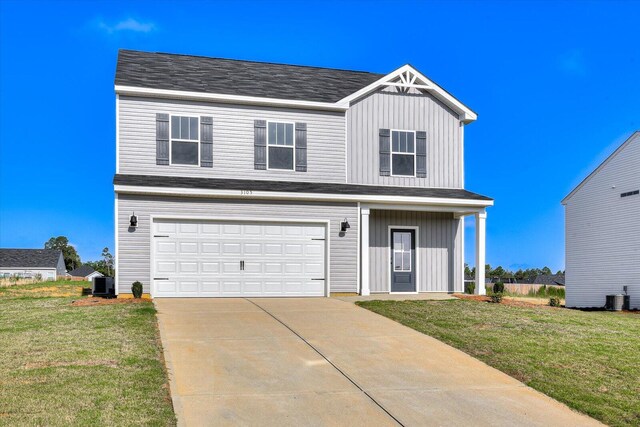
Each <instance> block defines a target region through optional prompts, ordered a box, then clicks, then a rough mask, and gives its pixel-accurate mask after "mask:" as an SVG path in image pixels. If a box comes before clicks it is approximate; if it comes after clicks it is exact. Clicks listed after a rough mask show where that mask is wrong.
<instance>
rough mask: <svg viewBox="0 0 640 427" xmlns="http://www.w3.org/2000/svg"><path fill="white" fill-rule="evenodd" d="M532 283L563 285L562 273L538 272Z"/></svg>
mask: <svg viewBox="0 0 640 427" xmlns="http://www.w3.org/2000/svg"><path fill="white" fill-rule="evenodd" d="M533 283H534V284H536V285H559V286H564V275H563V274H538V275H537V276H536V277H535V278H534V279H533Z"/></svg>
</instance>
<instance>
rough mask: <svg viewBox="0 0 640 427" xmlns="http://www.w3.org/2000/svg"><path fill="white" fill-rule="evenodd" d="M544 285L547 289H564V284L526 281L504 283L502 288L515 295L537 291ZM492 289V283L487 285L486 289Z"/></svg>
mask: <svg viewBox="0 0 640 427" xmlns="http://www.w3.org/2000/svg"><path fill="white" fill-rule="evenodd" d="M543 286H546V288H547V289H564V286H557V285H532V284H527V283H505V284H504V290H505V291H507V292H509V293H512V294H517V295H528V294H529V292H538V289H540V288H541V287H543ZM489 289H493V284H491V285H487V290H489Z"/></svg>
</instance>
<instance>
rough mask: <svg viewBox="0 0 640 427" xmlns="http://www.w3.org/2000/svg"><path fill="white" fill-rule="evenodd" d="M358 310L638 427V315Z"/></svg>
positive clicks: (599, 415) (451, 305)
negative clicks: (373, 313)
mask: <svg viewBox="0 0 640 427" xmlns="http://www.w3.org/2000/svg"><path fill="white" fill-rule="evenodd" d="M358 304H359V305H360V306H362V307H365V308H367V309H369V310H372V311H374V312H376V313H379V314H382V315H383V316H386V317H389V318H391V319H393V320H396V321H398V322H400V323H402V324H404V325H406V326H409V327H411V328H413V329H415V330H417V331H420V332H422V333H425V334H427V335H431V336H433V337H435V338H437V339H439V340H441V341H444V342H445V343H447V344H450V345H452V346H454V347H456V348H458V349H460V350H462V351H464V352H466V353H468V354H470V355H472V356H474V357H476V358H478V359H480V360H482V361H484V362H486V363H488V364H489V365H491V366H493V367H495V368H497V369H499V370H501V371H503V372H505V373H507V374H509V375H511V376H513V377H515V378H517V379H519V380H521V381H523V382H524V383H526V384H527V385H529V386H531V387H533V388H535V389H537V390H539V391H541V392H543V393H545V394H547V395H549V396H551V397H553V398H555V399H557V400H559V401H561V402H564V403H566V404H567V405H569V406H570V407H572V408H574V409H576V410H578V411H581V412H583V413H585V414H587V415H590V416H592V417H594V418H596V419H598V420H600V421H602V422H604V423H606V424H609V425H614V426H638V425H640V315H638V314H631V313H610V312H582V311H577V310H568V309H560V308H557V309H554V308H550V307H516V306H508V305H504V304H490V303H486V302H477V301H463V300H453V301H367V302H359V303H358ZM487 404H488V405H490V404H491V402H487ZM550 421H552V420H550Z"/></svg>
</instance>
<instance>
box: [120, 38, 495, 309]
mask: <svg viewBox="0 0 640 427" xmlns="http://www.w3.org/2000/svg"><path fill="white" fill-rule="evenodd" d="M115 92H116V124H117V125H116V147H117V148H116V149H117V166H116V175H115V178H114V185H115V214H116V229H115V239H116V271H117V277H116V289H117V292H118V293H119V294H126V293H130V292H131V284H132V282H134V281H141V282H142V283H143V284H144V292H145V293H150V294H151V296H152V297H243V296H328V295H329V294H330V293H361V294H363V295H368V294H370V293H388V292H406V293H413V292H460V291H462V290H463V283H464V275H463V269H464V247H463V246H464V221H463V217H464V216H466V215H475V217H476V221H477V223H476V265H484V264H485V261H484V253H485V248H484V247H485V218H486V210H485V209H486V208H487V207H488V206H491V205H492V204H493V201H492V200H491V199H489V198H488V197H484V196H481V195H478V194H474V193H471V192H469V191H466V190H465V189H464V162H463V159H464V156H463V154H464V127H465V125H467V124H469V123H471V122H473V121H474V120H476V114H475V113H474V112H473V111H472V110H470V109H469V108H468V107H466V106H465V105H464V104H462V103H461V102H460V101H458V100H457V99H456V98H454V97H453V96H452V95H451V94H449V93H448V92H446V91H445V90H444V89H442V88H441V87H439V86H438V85H437V84H435V83H434V82H433V81H431V80H430V79H428V78H427V77H425V76H424V75H423V74H422V73H420V72H419V71H418V70H416V69H415V68H413V67H412V66H410V65H405V66H402V67H400V68H399V69H397V70H395V71H393V72H391V73H389V74H386V75H383V74H374V73H368V72H359V71H346V70H337V69H328V68H316V67H304V66H294V65H283V64H272V63H261V62H250V61H238V60H229V59H218V58H206V57H196V56H186V55H173V54H164V53H147V52H137V51H129V50H122V51H120V53H119V57H118V64H117V71H116V79H115ZM476 271H477V272H478V277H477V278H476V283H484V269H482V268H478V269H476ZM476 290H477V292H483V291H484V287H482V286H479V287H477V288H476Z"/></svg>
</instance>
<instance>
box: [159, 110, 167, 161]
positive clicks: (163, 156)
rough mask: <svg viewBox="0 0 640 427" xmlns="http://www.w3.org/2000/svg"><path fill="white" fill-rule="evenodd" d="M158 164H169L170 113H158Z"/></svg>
mask: <svg viewBox="0 0 640 427" xmlns="http://www.w3.org/2000/svg"><path fill="white" fill-rule="evenodd" d="M156 164H157V165H168V164H169V115H168V114H162V113H158V114H156Z"/></svg>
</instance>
